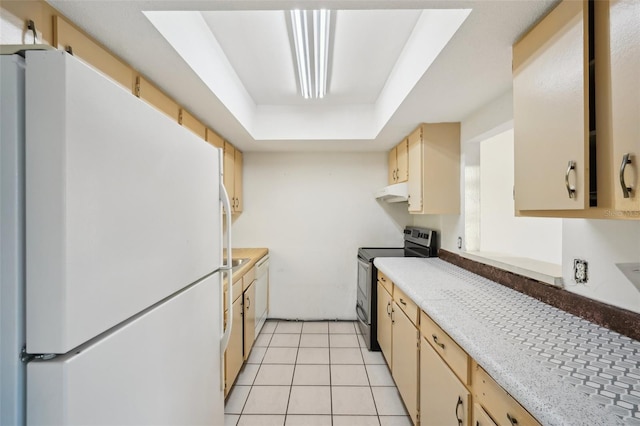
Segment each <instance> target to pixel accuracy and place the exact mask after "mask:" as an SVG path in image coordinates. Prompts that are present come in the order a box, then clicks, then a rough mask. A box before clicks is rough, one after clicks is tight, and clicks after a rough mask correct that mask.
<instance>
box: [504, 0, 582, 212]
mask: <svg viewBox="0 0 640 426" xmlns="http://www.w3.org/2000/svg"><path fill="white" fill-rule="evenodd" d="M588 47H589V39H588V7H587V2H586V1H569V0H565V1H563V2H562V3H560V4H559V5H558V6H557V7H556V8H555V9H554V10H552V11H551V13H549V15H547V16H546V17H545V18H544V19H543V20H542V21H540V22H539V23H538V24H537V25H536V26H535V27H534V28H533V29H532V30H531V31H530V32H529V33H527V34H526V35H525V36H524V37H523V38H522V39H521V40H520V41H519V42H517V43H516V44H515V45H514V46H513V104H514V105H513V108H514V134H515V136H514V137H515V145H514V151H515V208H516V210H572V209H579V210H582V209H585V208H586V207H588V206H589V98H588V93H589V88H588V85H589V57H588Z"/></svg>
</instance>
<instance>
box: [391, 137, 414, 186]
mask: <svg viewBox="0 0 640 426" xmlns="http://www.w3.org/2000/svg"><path fill="white" fill-rule="evenodd" d="M408 149H409V145H408V142H407V139H405V140H403V141H402V142H400V143H399V144H398V145H396V146H395V147H393V149H391V151H389V184H394V183H400V182H406V181H407V179H408V177H409V157H408Z"/></svg>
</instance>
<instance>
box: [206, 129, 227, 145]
mask: <svg viewBox="0 0 640 426" xmlns="http://www.w3.org/2000/svg"><path fill="white" fill-rule="evenodd" d="M207 142H209V143H210V144H211V145H213V146H215V147H216V148H221V149H223V150H224V140H223V139H222V138H221V137H220V135H218V134H217V133H216V132H214V131H213V130H211V129H209V128H207Z"/></svg>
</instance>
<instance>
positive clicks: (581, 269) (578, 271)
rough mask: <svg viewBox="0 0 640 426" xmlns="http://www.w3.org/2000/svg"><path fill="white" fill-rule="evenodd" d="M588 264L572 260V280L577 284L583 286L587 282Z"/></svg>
mask: <svg viewBox="0 0 640 426" xmlns="http://www.w3.org/2000/svg"><path fill="white" fill-rule="evenodd" d="M588 267H589V263H587V261H586V260H582V259H573V278H574V279H575V280H576V283H578V284H584V283H586V282H587V281H588V280H589V275H588V272H589V269H588Z"/></svg>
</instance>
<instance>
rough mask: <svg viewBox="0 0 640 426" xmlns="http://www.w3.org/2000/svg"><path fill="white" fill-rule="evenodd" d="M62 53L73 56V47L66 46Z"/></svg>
mask: <svg viewBox="0 0 640 426" xmlns="http://www.w3.org/2000/svg"><path fill="white" fill-rule="evenodd" d="M64 51H65V52H67V53H68V54H69V55H71V56H73V47H71V46H67V47H65V48H64Z"/></svg>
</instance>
